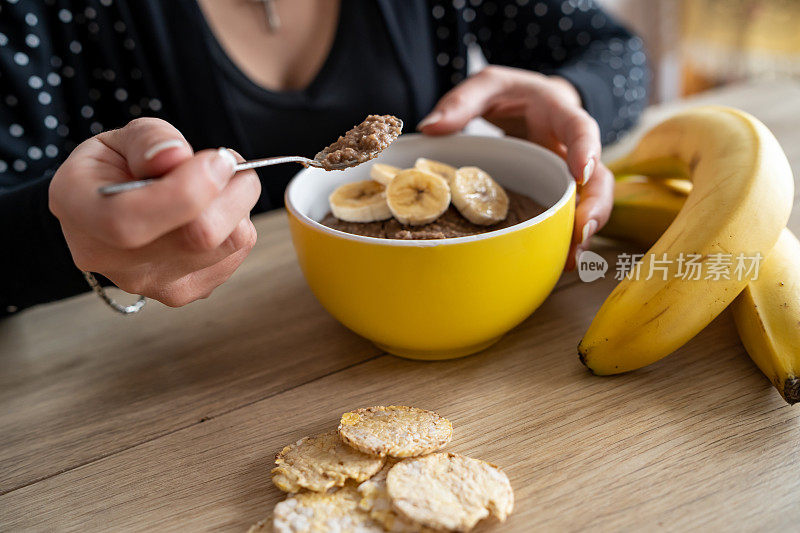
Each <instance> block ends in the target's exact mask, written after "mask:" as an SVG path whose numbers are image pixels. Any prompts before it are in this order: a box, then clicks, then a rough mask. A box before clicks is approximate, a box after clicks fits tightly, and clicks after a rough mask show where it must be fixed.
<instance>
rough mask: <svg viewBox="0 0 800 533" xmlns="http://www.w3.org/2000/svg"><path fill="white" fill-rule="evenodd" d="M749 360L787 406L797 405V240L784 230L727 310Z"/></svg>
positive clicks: (799, 271) (799, 294) (799, 330)
mask: <svg viewBox="0 0 800 533" xmlns="http://www.w3.org/2000/svg"><path fill="white" fill-rule="evenodd" d="M731 310H732V312H733V320H734V322H735V323H736V330H737V331H738V332H739V338H740V339H741V340H742V344H743V345H744V348H745V350H747V353H748V354H749V355H750V359H752V360H753V362H754V363H755V364H756V365H757V366H758V368H760V369H761V371H762V372H763V373H764V375H765V376H767V378H769V380H770V381H771V382H772V384H773V385H775V388H776V389H778V392H780V393H781V396H783V399H784V400H786V401H787V402H788V403H789V404H793V403H796V402H798V401H800V242H798V240H797V237H795V236H794V235H793V234H792V232H791V231H789V230H788V229H784V230H783V232H782V233H781V236H780V238H779V239H778V243H777V244H776V245H775V248H773V249H772V251H771V252H770V253H769V255H768V256H767V258H766V260H765V261H764V262H763V263H762V265H761V268H760V272H759V273H758V278H757V279H756V280H753V281H751V282H750V284H749V285H747V287H745V289H744V290H743V291H742V293H741V294H740V295H739V296H738V297H737V298H736V300H734V302H733V305H732V306H731Z"/></svg>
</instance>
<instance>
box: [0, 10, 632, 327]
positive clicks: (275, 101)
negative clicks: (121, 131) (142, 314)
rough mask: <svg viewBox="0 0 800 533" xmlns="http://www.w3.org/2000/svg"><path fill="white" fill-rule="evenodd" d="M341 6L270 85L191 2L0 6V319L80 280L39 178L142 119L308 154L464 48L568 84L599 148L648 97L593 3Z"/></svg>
mask: <svg viewBox="0 0 800 533" xmlns="http://www.w3.org/2000/svg"><path fill="white" fill-rule="evenodd" d="M342 9H343V11H342V13H343V14H347V17H343V18H342V20H341V22H340V25H339V28H338V31H337V36H336V38H335V43H334V46H333V49H332V51H331V53H330V57H329V58H328V59H327V61H326V62H325V65H324V67H323V69H322V71H321V72H320V73H319V75H318V76H317V78H316V79H315V80H314V81H313V82H312V84H311V86H310V87H308V88H307V89H306V90H304V91H290V92H273V91H268V90H266V89H264V88H262V87H259V86H258V85H256V84H255V83H253V82H252V80H249V79H248V78H247V77H246V76H245V75H244V74H243V73H242V72H241V71H240V70H239V69H238V68H236V66H235V65H234V64H233V63H232V62H231V60H230V59H229V58H228V57H227V56H226V55H225V54H224V52H223V50H222V49H221V47H220V46H219V44H218V43H217V42H216V40H215V39H214V37H213V35H212V34H211V32H210V30H209V28H208V26H207V25H206V23H205V21H204V19H203V15H202V13H201V11H200V9H199V7H198V5H197V4H196V2H195V0H170V1H160V0H16V1H15V2H11V1H5V2H0V250H2V255H0V257H1V259H0V315H2V314H5V313H10V312H15V311H17V310H19V309H22V308H24V307H27V306H30V305H34V304H37V303H41V302H46V301H51V300H55V299H59V298H63V297H66V296H69V295H72V294H76V293H78V292H82V291H85V290H87V289H88V287H87V286H86V284H85V282H84V280H83V279H82V276H81V275H80V272H79V271H78V270H77V268H76V267H75V266H74V264H73V263H72V261H71V257H70V255H69V250H68V248H67V246H66V243H65V241H64V237H63V235H62V234H61V229H60V226H59V224H58V221H57V220H56V219H55V217H53V215H52V214H50V212H49V210H48V208H47V187H48V184H49V181H50V178H51V177H52V175H53V174H54V172H55V171H56V169H57V168H58V166H59V165H60V164H61V162H62V161H63V160H64V159H65V158H66V156H67V155H68V154H69V152H70V151H71V150H72V149H73V148H74V147H75V146H76V144H77V143H79V142H81V141H83V140H85V139H86V138H88V137H90V136H92V135H94V134H97V133H99V132H101V131H103V130H105V129H111V128H117V127H120V126H123V125H124V124H126V123H127V122H128V121H130V120H131V119H133V118H136V117H139V116H145V115H146V116H157V117H160V118H163V119H165V120H167V121H169V122H171V123H172V124H174V125H175V126H176V127H177V128H178V129H179V130H180V131H181V132H182V133H183V134H184V135H185V137H186V138H187V140H188V141H189V142H190V143H191V144H192V146H193V147H194V148H195V149H203V148H214V147H218V146H228V147H231V148H235V149H237V150H239V151H240V152H241V153H242V155H243V156H244V157H246V158H252V157H264V156H269V155H287V154H314V153H316V152H317V150H319V148H320V147H321V146H324V145H325V144H327V143H328V142H330V140H331V139H333V138H336V136H337V135H338V134H340V133H341V132H342V131H345V130H347V129H348V128H350V127H352V126H353V125H354V124H356V123H357V122H359V121H360V120H361V119H363V117H364V116H365V115H367V114H369V113H376V112H379V113H393V114H396V115H397V116H399V117H400V118H402V119H403V120H404V121H405V123H406V124H407V126H413V125H414V124H416V123H417V122H418V121H419V120H420V119H421V118H422V117H423V116H425V114H427V112H428V111H430V109H431V107H432V106H433V105H434V103H435V102H436V100H437V99H438V97H440V96H441V95H442V94H444V92H446V91H447V90H449V89H450V88H452V87H453V85H454V84H456V83H458V82H460V81H461V80H463V79H464V77H465V75H466V51H467V47H468V46H469V45H473V44H474V45H478V46H480V47H481V49H482V50H483V52H484V54H485V55H486V57H487V58H488V59H489V61H490V62H491V63H495V64H502V65H508V66H514V67H520V68H527V69H531V70H536V71H539V72H543V73H547V74H558V75H560V76H563V77H565V78H566V79H568V80H570V81H571V82H572V83H573V84H574V85H575V86H576V88H577V89H578V92H579V93H580V95H581V98H582V101H583V105H584V107H585V108H586V110H587V111H588V112H589V113H590V114H591V115H592V116H593V117H594V118H595V119H596V120H597V121H598V123H599V125H600V130H601V135H602V139H603V142H610V141H613V140H616V139H617V137H618V136H619V135H620V134H621V132H623V131H624V130H625V129H627V128H629V127H630V126H631V125H632V124H633V123H634V122H635V120H636V118H637V117H638V115H639V114H640V113H641V111H642V109H643V107H644V105H645V103H646V87H647V83H648V72H647V65H646V59H645V55H644V52H643V51H642V42H641V40H640V39H639V38H638V37H635V36H633V35H631V34H630V33H629V32H628V31H627V30H626V29H625V28H623V27H621V26H620V25H619V24H617V23H616V22H614V21H613V20H612V19H611V18H610V17H609V16H608V15H607V14H605V13H604V12H602V11H601V10H600V9H599V8H597V7H596V6H595V4H594V2H593V1H592V0H563V1H534V0H516V1H511V0H344V1H343V3H342ZM369 27H378V28H381V29H382V30H385V31H364V28H369ZM353 46H358V47H359V51H360V54H361V53H363V52H364V51H365V50H367V51H369V54H367V55H366V58H365V61H364V62H363V63H360V64H359V65H358V68H354V66H353V65H351V64H349V62H348V61H343V59H344V58H345V56H346V54H347V49H348V47H353ZM365 80H367V81H369V82H370V83H368V84H366V85H365V84H364V83H363V82H364V81H365ZM319 113H324V115H325V120H324V121H322V122H323V124H324V130H323V129H320V130H319V131H317V132H315V133H314V134H308V133H307V132H306V131H305V130H303V131H302V132H301V131H300V130H299V129H298V130H297V133H296V134H292V135H285V134H283V133H281V134H276V133H275V132H276V128H272V127H270V125H274V124H278V125H280V126H281V128H287V127H289V128H290V131H291V128H293V127H296V126H295V124H302V123H304V122H306V120H307V119H308V117H312V116H313V117H317V116H318V114H319ZM409 129H410V128H409ZM295 170H296V169H291V168H289V167H283V168H280V169H273V170H272V171H271V172H270V174H269V177H267V176H268V175H267V174H266V173H264V174H262V177H264V189H263V190H264V193H263V195H262V200H261V202H260V203H259V205H258V206H257V208H256V211H261V210H265V209H269V208H272V207H277V206H280V205H282V190H283V187H284V186H285V183H286V180H287V178H288V177H289V176H290V175H291V174H292V173H293V172H294V171H295ZM272 172H275V174H274V175H273V174H272ZM273 177H274V178H275V179H273Z"/></svg>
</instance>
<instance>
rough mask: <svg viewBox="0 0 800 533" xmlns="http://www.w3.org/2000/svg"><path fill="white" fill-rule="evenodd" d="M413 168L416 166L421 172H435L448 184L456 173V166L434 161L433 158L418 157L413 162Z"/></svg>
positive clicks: (450, 183)
mask: <svg viewBox="0 0 800 533" xmlns="http://www.w3.org/2000/svg"><path fill="white" fill-rule="evenodd" d="M414 168H418V169H420V170H422V171H423V172H428V173H430V174H435V175H437V176H439V177H440V178H444V180H445V181H446V182H447V184H448V185H452V182H453V178H454V177H455V175H456V167H454V166H451V165H448V164H447V163H442V162H441V161H434V160H433V159H425V158H424V157H420V158H418V159H417V161H416V162H415V163H414Z"/></svg>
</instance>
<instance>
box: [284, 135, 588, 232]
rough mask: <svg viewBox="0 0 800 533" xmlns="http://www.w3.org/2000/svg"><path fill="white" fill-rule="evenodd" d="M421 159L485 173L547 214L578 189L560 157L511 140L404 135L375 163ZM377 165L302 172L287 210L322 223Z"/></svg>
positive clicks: (399, 163) (402, 163)
mask: <svg viewBox="0 0 800 533" xmlns="http://www.w3.org/2000/svg"><path fill="white" fill-rule="evenodd" d="M418 157H427V158H430V159H436V160H439V161H442V162H444V163H449V164H451V165H453V166H455V167H462V166H476V167H480V168H482V169H483V170H485V171H486V172H488V173H489V174H490V175H491V176H492V177H493V178H494V179H495V180H497V182H498V183H500V184H501V185H503V186H504V187H506V188H508V189H511V190H513V191H515V192H518V193H521V194H525V195H527V196H529V197H531V198H533V199H534V200H536V202H538V203H539V204H541V205H542V206H543V207H545V208H553V207H555V206H556V204H559V205H560V204H561V202H563V201H566V200H567V199H568V198H569V196H570V195H571V192H572V190H573V188H574V187H575V182H574V180H573V179H572V177H571V175H570V173H569V170H568V169H567V165H566V164H565V163H564V161H563V160H562V159H561V158H560V157H558V156H557V155H555V154H554V153H552V152H550V151H549V150H546V149H544V148H541V147H540V146H537V145H535V144H532V143H529V142H527V141H522V140H519V139H513V138H509V137H478V136H470V135H452V136H445V137H428V136H424V135H421V134H408V135H402V136H401V137H400V138H398V139H397V141H395V142H394V143H393V144H392V145H391V146H390V147H389V148H387V149H386V150H385V151H384V152H383V153H382V154H381V155H380V156H379V157H378V158H376V159H375V160H373V161H372V162H380V163H387V164H389V165H395V166H398V167H403V168H407V167H412V166H414V161H416V159H417V158H418ZM372 162H369V163H365V164H363V165H359V166H357V167H353V168H349V169H347V170H345V171H333V172H327V171H325V170H322V169H318V168H307V169H305V170H302V171H300V172H299V173H298V174H297V175H296V176H295V177H294V178H293V179H292V181H291V183H290V184H289V187H288V189H287V191H286V203H287V206H288V207H289V209H293V210H294V211H295V212H296V213H297V214H299V215H300V216H301V219H302V218H306V219H308V220H310V221H314V222H319V221H320V220H322V219H323V218H324V217H325V215H326V214H327V213H328V212H329V211H330V208H329V206H328V196H329V195H330V194H331V193H332V192H333V191H334V189H336V187H338V186H339V185H342V184H343V183H348V182H351V181H360V180H365V179H369V167H370V164H371V163H372ZM554 210H555V209H548V211H547V212H545V213H543V214H542V215H540V216H538V217H536V218H535V219H533V221H536V220H540V219H541V218H543V217H546V216H549V214H550V213H551V212H552V211H554ZM533 221H529V222H533ZM509 229H510V228H509ZM331 231H333V230H331ZM501 231H504V230H501ZM337 233H338V232H337ZM491 233H493V232H490V233H488V234H485V235H491ZM448 240H452V239H448Z"/></svg>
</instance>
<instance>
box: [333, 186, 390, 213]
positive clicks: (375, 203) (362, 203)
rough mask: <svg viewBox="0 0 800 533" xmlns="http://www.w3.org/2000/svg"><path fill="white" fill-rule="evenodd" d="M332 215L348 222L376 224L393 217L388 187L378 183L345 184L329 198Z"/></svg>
mask: <svg viewBox="0 0 800 533" xmlns="http://www.w3.org/2000/svg"><path fill="white" fill-rule="evenodd" d="M328 202H329V203H330V205H331V213H333V216H335V217H336V218H338V219H339V220H344V221H346V222H375V221H376V220H386V219H387V218H391V217H392V212H391V211H390V210H389V205H388V204H387V203H386V187H385V186H384V185H382V184H380V183H378V182H377V181H372V180H364V181H356V182H354V183H345V184H344V185H342V186H340V187H339V188H337V189H336V190H335V191H333V193H331V195H330V196H329V197H328Z"/></svg>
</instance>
